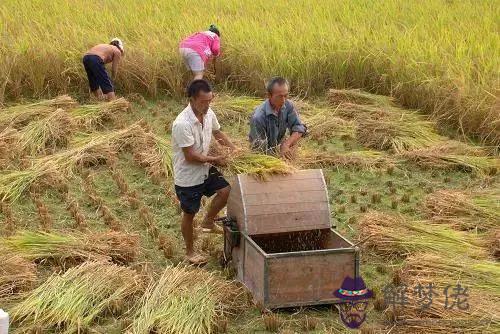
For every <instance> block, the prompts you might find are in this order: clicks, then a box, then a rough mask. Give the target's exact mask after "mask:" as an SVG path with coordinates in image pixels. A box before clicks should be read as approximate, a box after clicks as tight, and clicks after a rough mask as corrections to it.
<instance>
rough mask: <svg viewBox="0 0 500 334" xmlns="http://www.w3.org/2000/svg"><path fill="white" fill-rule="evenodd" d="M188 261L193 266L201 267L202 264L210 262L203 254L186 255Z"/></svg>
mask: <svg viewBox="0 0 500 334" xmlns="http://www.w3.org/2000/svg"><path fill="white" fill-rule="evenodd" d="M186 260H187V261H188V262H189V263H191V264H195V265H200V264H205V263H207V262H208V259H207V257H205V256H203V255H201V254H197V253H193V254H189V255H188V254H186Z"/></svg>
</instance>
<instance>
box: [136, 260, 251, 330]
mask: <svg viewBox="0 0 500 334" xmlns="http://www.w3.org/2000/svg"><path fill="white" fill-rule="evenodd" d="M246 304H247V301H246V293H245V291H244V289H243V288H242V287H240V286H237V285H235V283H233V282H228V281H225V280H223V279H222V278H221V277H218V276H216V275H215V274H213V273H211V272H208V271H206V270H204V269H199V268H194V267H181V266H177V267H169V268H167V269H165V271H164V272H163V275H162V276H161V277H160V279H159V280H157V281H156V282H152V284H150V285H149V287H148V288H147V290H146V293H145V294H144V296H143V297H142V299H141V301H140V302H139V306H138V307H137V310H136V312H135V316H134V320H133V324H132V325H131V326H130V328H129V330H130V331H131V333H134V334H139V333H141V334H142V333H150V331H152V330H154V331H155V332H157V333H178V334H201V333H214V330H215V328H216V326H217V323H218V320H219V319H221V318H225V317H226V316H228V315H235V314H237V313H240V312H241V311H243V310H244V308H245V307H246Z"/></svg>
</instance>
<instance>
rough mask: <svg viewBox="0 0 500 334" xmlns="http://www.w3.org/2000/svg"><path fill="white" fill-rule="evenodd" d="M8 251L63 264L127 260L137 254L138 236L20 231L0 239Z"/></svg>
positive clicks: (116, 233)
mask: <svg viewBox="0 0 500 334" xmlns="http://www.w3.org/2000/svg"><path fill="white" fill-rule="evenodd" d="M0 240H2V243H4V244H5V247H6V248H7V249H8V250H11V251H12V252H14V253H16V254H18V255H20V256H22V257H24V258H27V259H30V260H36V261H50V260H53V261H56V262H57V263H61V264H66V263H70V264H71V263H74V262H82V261H85V260H112V261H114V262H117V263H123V264H127V263H130V262H132V261H134V260H135V259H136V258H137V255H138V248H139V238H138V236H137V235H135V234H126V233H120V232H106V233H93V234H83V233H76V232H71V233H64V234H57V233H47V232H32V231H21V232H18V233H16V234H15V235H13V236H11V237H8V238H3V239H0Z"/></svg>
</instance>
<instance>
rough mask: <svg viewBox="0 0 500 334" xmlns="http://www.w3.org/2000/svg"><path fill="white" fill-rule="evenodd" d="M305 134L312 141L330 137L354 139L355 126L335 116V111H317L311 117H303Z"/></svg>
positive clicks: (351, 122)
mask: <svg viewBox="0 0 500 334" xmlns="http://www.w3.org/2000/svg"><path fill="white" fill-rule="evenodd" d="M304 121H305V123H306V124H307V133H308V135H309V136H310V137H311V138H312V139H314V140H319V141H322V140H323V139H325V138H326V139H328V138H331V137H342V138H354V137H355V134H356V124H355V123H354V122H353V121H349V120H345V119H343V118H340V117H336V116H335V110H330V109H318V110H316V111H315V113H314V114H312V115H311V116H306V117H304Z"/></svg>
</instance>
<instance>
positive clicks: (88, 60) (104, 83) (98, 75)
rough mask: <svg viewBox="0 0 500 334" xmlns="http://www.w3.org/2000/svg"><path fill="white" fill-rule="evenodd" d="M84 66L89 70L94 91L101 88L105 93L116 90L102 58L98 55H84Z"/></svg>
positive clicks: (89, 77)
mask: <svg viewBox="0 0 500 334" xmlns="http://www.w3.org/2000/svg"><path fill="white" fill-rule="evenodd" d="M83 66H84V67H85V72H87V78H88V79H89V86H90V90H91V91H92V92H95V91H96V90H98V89H99V87H100V88H101V90H102V92H103V93H104V94H108V93H111V92H114V88H113V83H112V82H111V79H110V78H109V76H108V72H106V68H105V67H104V62H103V61H102V58H101V57H99V56H97V55H85V56H83Z"/></svg>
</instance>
